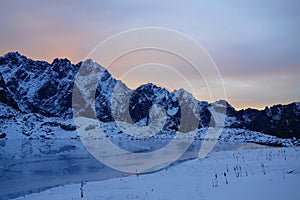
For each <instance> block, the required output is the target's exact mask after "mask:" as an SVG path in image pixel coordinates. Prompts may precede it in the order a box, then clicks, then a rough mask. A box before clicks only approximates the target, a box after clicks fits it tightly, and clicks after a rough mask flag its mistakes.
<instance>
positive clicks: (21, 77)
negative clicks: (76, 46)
mask: <svg viewBox="0 0 300 200" xmlns="http://www.w3.org/2000/svg"><path fill="white" fill-rule="evenodd" d="M82 64H85V65H88V67H91V68H99V70H100V71H101V72H102V74H101V77H100V81H99V84H98V87H97V92H96V97H95V100H96V103H95V108H96V115H97V117H98V119H99V120H100V121H102V122H112V121H114V120H115V118H117V120H121V121H130V120H132V121H133V122H135V123H137V124H138V125H140V126H143V125H147V124H149V123H150V117H149V108H150V107H151V106H152V105H153V104H159V105H161V106H162V107H163V108H164V109H165V110H166V115H167V121H166V125H165V126H164V129H170V130H178V129H180V128H181V129H182V130H183V131H188V130H186V127H180V120H181V108H180V105H179V102H178V99H177V98H176V97H178V96H180V97H181V98H182V99H183V100H184V102H187V106H191V112H189V113H188V116H189V119H190V120H191V121H195V120H198V128H204V127H208V126H209V125H210V126H213V125H214V124H215V122H214V120H216V119H214V117H213V115H212V113H211V112H212V109H211V107H212V105H213V106H215V107H224V106H225V108H226V120H225V124H224V125H225V127H227V128H241V129H249V130H253V131H258V132H263V133H266V134H270V135H275V136H278V137H282V138H291V137H296V138H300V104H299V103H291V104H289V105H274V106H272V107H270V108H268V107H266V108H265V109H264V110H261V111H260V110H256V109H246V110H240V111H237V110H235V109H234V108H233V107H232V106H231V105H230V104H229V103H228V102H226V101H225V100H220V101H218V102H215V103H212V104H211V103H208V102H205V101H198V100H195V99H194V97H193V96H192V95H191V94H190V93H188V92H187V91H185V90H183V89H180V90H178V91H174V92H169V91H167V90H166V89H164V88H160V87H157V86H155V85H153V84H151V83H149V84H146V85H141V86H140V87H138V88H137V89H136V90H134V91H133V90H130V89H129V88H127V87H126V85H125V84H124V83H122V82H121V81H118V80H116V79H114V78H113V77H112V76H111V74H110V73H109V72H108V71H107V70H106V69H105V68H103V67H101V66H99V65H98V64H97V63H94V62H93V61H92V60H86V61H84V62H80V63H78V64H72V63H71V62H70V61H69V60H67V59H54V61H53V62H52V63H51V64H49V63H47V62H44V61H33V60H31V59H28V58H26V57H25V56H23V55H20V54H19V53H17V52H10V53H7V54H6V55H4V56H2V57H0V102H2V103H3V104H6V105H7V106H10V107H12V108H14V109H16V110H18V111H21V112H22V113H27V114H28V113H38V114H40V115H43V116H45V117H58V118H61V119H65V120H68V119H71V118H72V93H73V86H74V80H75V77H76V74H77V73H78V71H79V69H80V67H81V66H82ZM117 84H118V85H119V86H121V87H120V89H119V91H118V92H117V94H120V95H119V101H120V102H121V101H122V98H125V97H126V95H127V97H128V98H129V102H128V105H127V104H125V105H124V104H123V103H120V102H119V103H118V102H117V113H115V114H113V113H112V110H111V107H112V106H111V103H112V101H111V94H112V92H113V90H114V88H115V86H116V85H117ZM77 87H79V86H75V89H76V88H77ZM125 94H126V95H125ZM123 100H124V99H123ZM73 103H74V104H76V103H77V102H73ZM195 104H197V106H198V109H199V112H194V111H193V109H192V106H195ZM73 106H76V105H73ZM78 106H79V105H78ZM128 106H129V109H128ZM89 109H90V108H84V109H83V110H82V113H83V114H85V113H86V115H87V116H88V114H89V112H90V111H89ZM127 112H129V115H130V118H131V119H128V113H127Z"/></svg>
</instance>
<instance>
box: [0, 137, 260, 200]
mask: <svg viewBox="0 0 300 200" xmlns="http://www.w3.org/2000/svg"><path fill="white" fill-rule="evenodd" d="M113 140H114V141H113V142H114V143H115V144H118V145H119V146H123V147H124V148H125V149H126V150H130V151H134V152H145V151H152V150H155V149H159V148H161V147H162V146H164V145H165V144H167V143H168V141H167V140H159V139H151V140H130V141H129V139H124V138H123V139H113ZM128 144H130V145H128ZM200 146H201V141H199V140H196V141H194V142H193V144H192V145H191V146H190V148H189V149H188V150H187V151H186V153H185V154H184V155H182V156H181V158H180V159H179V160H178V161H177V162H180V161H184V160H190V159H193V158H196V157H197V156H198V152H199V147H200ZM259 147H262V146H260V145H256V144H250V143H249V144H247V143H243V144H241V143H239V144H238V143H237V144H234V143H220V142H219V143H217V145H216V146H215V148H214V149H213V151H224V150H233V149H244V148H259ZM111 159H114V158H113V157H112V158H111ZM0 160H1V162H0V185H1V187H0V199H6V198H14V197H18V196H22V195H25V194H30V193H33V192H39V191H42V190H45V189H48V188H51V187H56V186H61V185H65V184H70V183H80V182H81V181H96V180H97V181H99V180H107V179H111V178H115V177H123V176H124V177H125V176H128V175H129V174H127V173H124V172H120V171H117V170H115V169H112V168H110V167H107V166H105V165H104V164H102V163H100V162H99V161H98V160H96V159H95V158H94V157H93V156H92V155H90V153H89V152H88V151H87V150H86V149H85V147H84V145H83V144H82V142H81V140H79V139H50V140H47V139H39V140H13V139H8V140H0ZM128 163H130V160H128Z"/></svg>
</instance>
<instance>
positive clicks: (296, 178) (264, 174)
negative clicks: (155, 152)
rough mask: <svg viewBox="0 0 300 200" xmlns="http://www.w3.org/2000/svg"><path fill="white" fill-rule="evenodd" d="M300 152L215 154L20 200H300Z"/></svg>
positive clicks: (258, 150) (276, 150) (234, 152)
mask: <svg viewBox="0 0 300 200" xmlns="http://www.w3.org/2000/svg"><path fill="white" fill-rule="evenodd" d="M299 159H300V148H299V147H297V148H292V147H289V148H264V149H253V150H238V151H224V152H214V153H211V154H209V155H208V157H206V158H204V159H195V160H191V161H187V162H184V163H181V164H178V165H174V166H171V167H169V168H166V169H165V170H162V171H160V172H157V173H154V174H146V175H132V176H130V177H126V178H116V179H111V180H107V181H99V182H88V183H84V184H83V185H81V184H72V185H65V186H61V187H57V188H52V189H50V190H47V191H44V192H42V193H38V194H31V195H29V196H25V197H21V198H19V199H23V198H25V199H81V191H82V195H83V199H214V200H215V199H243V200H246V199H251V200H252V199H272V200H274V199H289V200H291V199H295V200H296V199H297V200H298V199H300V193H299V191H298V186H299V185H300V162H299Z"/></svg>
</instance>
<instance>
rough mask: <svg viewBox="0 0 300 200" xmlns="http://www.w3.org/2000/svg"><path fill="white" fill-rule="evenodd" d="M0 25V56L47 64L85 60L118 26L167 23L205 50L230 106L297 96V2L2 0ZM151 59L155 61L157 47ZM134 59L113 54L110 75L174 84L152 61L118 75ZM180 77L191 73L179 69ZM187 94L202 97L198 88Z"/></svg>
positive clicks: (257, 104)
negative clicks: (17, 56) (58, 60)
mask: <svg viewBox="0 0 300 200" xmlns="http://www.w3.org/2000/svg"><path fill="white" fill-rule="evenodd" d="M0 27H1V28H0V29H1V31H0V44H1V46H0V54H1V55H3V54H5V53H7V52H9V51H18V52H20V53H21V54H24V55H26V56H27V57H29V58H32V59H37V60H46V61H49V62H50V63H51V62H52V60H53V59H54V58H56V57H61V58H65V57H66V58H68V59H70V60H71V61H72V62H73V63H77V62H79V61H81V60H84V59H85V58H86V57H87V56H88V55H89V53H90V52H91V51H92V49H94V48H95V47H96V46H97V45H98V44H99V43H100V42H102V41H104V40H105V39H106V38H108V37H110V36H111V35H114V34H117V33H119V32H121V31H125V30H129V29H133V28H141V27H163V28H168V29H173V30H176V31H179V32H181V33H183V34H185V35H187V36H189V37H191V38H193V39H194V40H195V41H197V42H198V43H199V44H201V45H202V46H203V47H204V48H205V49H206V50H207V52H208V53H209V55H210V56H211V58H212V59H213V60H214V62H215V64H216V65H217V67H218V69H219V71H220V73H221V76H222V78H223V81H224V86H225V91H226V97H227V100H228V101H229V102H230V103H231V104H232V105H233V106H235V107H236V108H238V109H240V108H246V107H254V108H259V109H261V108H264V107H265V106H269V105H273V104H278V103H282V104H286V103H290V102H293V101H300V89H299V86H300V1H298V0H263V1H262V0H253V1H237V0H229V1H223V0H190V1H187V0H173V1H161V0H142V1H141V0H124V1H120V0H92V1H90V0H87V1H82V0H72V1H71V0H70V1H67V0H52V1H44V0H26V1H18V0H2V1H1V6H0ZM146 53H147V52H146ZM148 55H152V54H151V52H150V53H149V52H148ZM153 57H154V58H153V60H154V61H155V62H157V63H159V56H158V55H157V53H156V54H155V55H154V54H153ZM167 57H168V56H165V57H164V59H166V58H167ZM137 58H138V59H140V60H142V59H143V55H136V58H134V57H130V55H129V56H128V57H127V58H126V59H123V60H122V59H121V60H119V61H118V62H116V63H115V64H114V66H113V67H112V69H111V70H110V71H111V73H112V74H113V76H115V77H116V78H120V79H122V80H123V81H125V83H127V84H128V85H129V87H132V88H133V87H135V86H137V85H138V84H142V83H144V82H145V81H147V82H149V81H151V80H152V79H151V77H152V76H151V73H153V77H155V76H157V74H159V76H160V78H161V80H164V81H165V83H161V85H166V86H169V89H170V90H173V89H179V88H180V87H181V83H180V81H178V79H176V78H174V76H173V78H172V77H170V73H169V72H167V71H164V70H161V71H159V72H157V73H156V72H155V70H156V68H155V67H154V68H153V69H152V68H151V67H150V68H149V69H148V71H147V65H143V67H144V70H137V71H136V72H135V74H134V75H135V76H127V77H122V76H121V75H120V72H121V71H124V70H125V69H127V68H126V67H128V66H130V65H131V64H132V65H134V63H135V62H133V61H135V59H137ZM173 61H174V59H173ZM100 64H101V63H100ZM144 64H145V63H144ZM171 64H172V63H171ZM173 64H174V65H177V68H178V70H179V71H180V69H181V70H185V69H186V68H187V66H185V64H184V63H183V62H182V63H181V61H178V62H174V63H173ZM132 67H134V66H132ZM150 69H151V70H150ZM157 69H158V68H157ZM189 73H190V74H189ZM185 76H186V77H187V78H189V77H192V76H193V74H192V72H189V70H186V72H185ZM141 77H142V78H141ZM149 77H150V78H149ZM191 79H192V78H191ZM153 82H155V83H157V84H160V83H159V81H158V80H153ZM182 87H184V86H182ZM199 88H200V86H199ZM194 95H195V96H196V97H197V98H198V99H201V100H208V101H209V98H208V97H207V96H205V95H202V94H201V90H200V89H199V90H196V92H195V94H194Z"/></svg>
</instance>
